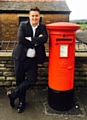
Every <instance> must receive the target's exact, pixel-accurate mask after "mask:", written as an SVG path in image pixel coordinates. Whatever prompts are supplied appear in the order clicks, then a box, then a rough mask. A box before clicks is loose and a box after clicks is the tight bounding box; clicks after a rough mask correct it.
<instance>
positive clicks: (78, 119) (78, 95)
mask: <svg viewBox="0 0 87 120" xmlns="http://www.w3.org/2000/svg"><path fill="white" fill-rule="evenodd" d="M75 101H76V102H75V106H74V107H73V108H72V109H71V110H70V111H64V112H63V111H62V112H60V111H56V110H53V109H52V108H50V107H49V105H48V103H47V87H45V88H37V89H36V88H35V89H31V90H28V91H27V104H26V109H25V111H24V112H23V113H17V111H16V107H15V108H14V109H12V108H11V107H10V105H9V99H8V97H7V96H6V90H4V89H1V88H0V120H87V90H75ZM17 103H18V100H16V102H15V104H16V105H17Z"/></svg>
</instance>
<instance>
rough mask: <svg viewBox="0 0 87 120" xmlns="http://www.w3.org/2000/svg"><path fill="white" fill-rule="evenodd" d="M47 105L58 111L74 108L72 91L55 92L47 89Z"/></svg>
mask: <svg viewBox="0 0 87 120" xmlns="http://www.w3.org/2000/svg"><path fill="white" fill-rule="evenodd" d="M48 104H49V106H50V107H51V108H53V109H55V110H58V111H67V110H70V109H71V108H72V107H73V106H74V89H72V90H68V91H56V90H53V89H51V88H49V87H48Z"/></svg>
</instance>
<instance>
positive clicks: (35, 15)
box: [29, 11, 40, 26]
mask: <svg viewBox="0 0 87 120" xmlns="http://www.w3.org/2000/svg"><path fill="white" fill-rule="evenodd" d="M29 18H30V22H31V24H32V25H33V26H36V25H37V24H38V23H39V20H40V13H39V12H38V11H30V13H29Z"/></svg>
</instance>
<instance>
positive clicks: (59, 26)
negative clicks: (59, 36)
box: [46, 22, 80, 30]
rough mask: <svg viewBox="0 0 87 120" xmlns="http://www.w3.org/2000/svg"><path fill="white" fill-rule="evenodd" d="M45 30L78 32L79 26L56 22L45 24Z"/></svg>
mask: <svg viewBox="0 0 87 120" xmlns="http://www.w3.org/2000/svg"><path fill="white" fill-rule="evenodd" d="M46 28H47V29H49V30H56V29H60V30H61V29H66V30H67V29H69V30H70V29H71V30H78V29H79V28H80V25H77V24H74V23H69V22H56V23H52V24H47V25H46Z"/></svg>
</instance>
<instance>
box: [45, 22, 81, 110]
mask: <svg viewBox="0 0 87 120" xmlns="http://www.w3.org/2000/svg"><path fill="white" fill-rule="evenodd" d="M46 27H47V29H48V30H49V71H48V103H49V105H50V107H52V108H54V109H55V110H60V111H63V110H69V109H70V108H72V107H73V105H74V62H75V39H76V30H77V29H79V28H80V26H79V25H76V24H72V23H69V22H58V23H53V24H47V25H46Z"/></svg>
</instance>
